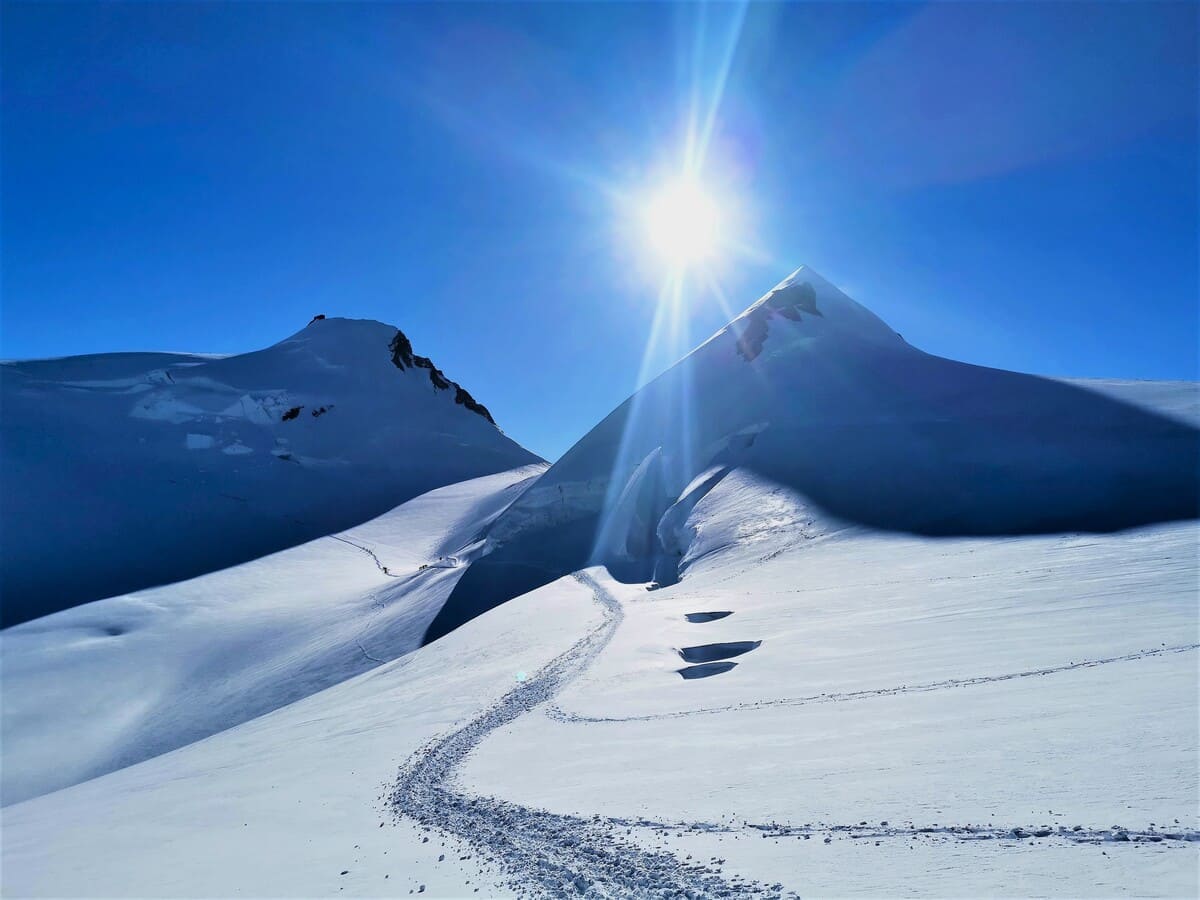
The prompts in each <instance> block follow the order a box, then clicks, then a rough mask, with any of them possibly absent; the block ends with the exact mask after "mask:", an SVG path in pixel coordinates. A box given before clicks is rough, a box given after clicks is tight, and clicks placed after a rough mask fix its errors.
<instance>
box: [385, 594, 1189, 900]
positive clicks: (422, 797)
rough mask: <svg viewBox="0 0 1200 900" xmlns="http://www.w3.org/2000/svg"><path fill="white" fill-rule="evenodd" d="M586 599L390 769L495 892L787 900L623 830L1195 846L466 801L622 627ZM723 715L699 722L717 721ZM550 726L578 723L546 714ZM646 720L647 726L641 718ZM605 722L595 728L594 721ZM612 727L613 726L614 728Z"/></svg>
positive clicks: (411, 805) (1168, 832)
mask: <svg viewBox="0 0 1200 900" xmlns="http://www.w3.org/2000/svg"><path fill="white" fill-rule="evenodd" d="M573 577H575V578H576V580H578V581H579V582H580V583H581V584H583V585H584V586H585V587H587V588H589V589H590V590H591V591H592V595H593V597H594V598H595V600H596V601H597V602H598V603H599V604H600V606H601V608H602V609H603V611H604V618H603V620H602V621H601V622H600V623H599V624H598V625H596V626H595V627H594V628H592V629H591V630H590V631H588V633H587V634H585V635H584V636H583V637H582V638H580V639H579V640H578V641H576V642H575V643H574V644H573V645H572V646H571V647H569V648H568V649H567V650H566V651H564V652H563V653H562V654H560V655H559V656H557V657H555V658H554V659H553V660H551V661H550V662H549V663H547V664H546V665H545V666H544V667H543V668H542V669H541V670H540V671H538V672H537V673H536V674H535V675H534V676H532V677H531V678H530V679H529V680H527V681H525V682H524V683H522V684H520V685H519V686H517V687H516V688H514V689H513V690H511V691H509V693H507V694H506V695H505V696H503V697H502V698H500V700H498V701H497V702H496V703H494V704H493V705H492V706H490V707H488V708H487V709H485V710H484V711H483V712H482V713H480V714H479V715H477V716H476V717H475V718H473V719H471V720H470V721H469V722H467V723H466V724H465V725H463V726H461V727H459V728H457V729H456V730H454V731H452V732H450V733H449V734H446V735H444V736H442V737H439V738H436V739H434V740H432V741H430V742H429V743H427V744H426V745H425V746H423V747H421V748H420V749H419V750H417V751H416V752H415V753H414V754H413V755H412V756H411V757H410V758H409V760H408V761H407V762H406V763H405V764H404V765H403V766H402V767H401V769H400V774H399V777H398V778H397V780H396V781H395V783H394V784H393V785H392V786H391V788H390V792H389V793H388V795H387V802H388V805H389V807H390V809H391V812H392V814H393V815H394V816H395V817H396V818H397V819H400V818H402V817H407V818H410V819H412V820H414V821H416V822H417V823H418V824H419V825H421V826H423V827H426V828H433V829H437V830H439V831H441V832H444V833H446V834H448V835H450V836H452V837H454V838H456V839H458V841H460V842H461V843H462V844H464V845H466V846H467V847H469V848H470V849H469V850H468V851H467V852H466V854H465V855H463V856H461V857H460V859H469V858H471V857H472V856H477V857H478V858H479V859H480V860H481V861H486V862H489V863H491V864H492V866H494V867H495V869H496V870H497V871H498V872H499V873H500V879H501V880H500V881H499V882H497V883H496V884H495V887H497V888H499V887H502V886H504V887H507V888H508V889H510V890H512V891H514V892H515V893H517V894H518V895H521V896H530V897H572V896H580V895H586V896H589V897H597V898H600V897H608V898H617V897H659V898H680V897H686V898H706V897H730V898H746V897H756V898H781V897H784V896H787V897H796V896H797V895H795V894H793V893H791V892H790V891H784V890H783V889H782V885H779V884H775V885H771V886H770V887H768V886H765V885H763V884H759V883H754V882H749V881H746V880H743V879H741V878H740V877H734V878H732V879H727V878H725V877H724V875H723V874H722V872H721V869H720V863H721V862H723V860H721V861H717V862H716V863H715V864H713V863H707V864H706V863H700V862H694V861H692V860H690V858H689V859H686V860H680V859H679V858H678V857H677V856H675V855H674V854H672V853H670V852H667V851H665V850H648V849H646V848H645V847H644V846H642V845H641V844H639V843H638V842H636V841H635V840H634V839H633V837H632V834H633V829H634V828H637V829H639V830H640V831H647V830H648V831H649V832H651V833H657V834H660V835H661V834H677V835H678V834H689V833H691V834H695V833H702V832H724V833H730V832H741V833H757V834H760V835H761V836H762V837H773V838H776V839H781V838H796V839H804V840H807V839H809V838H812V837H823V838H824V840H825V842H826V843H828V842H829V841H830V840H833V839H834V838H839V839H842V838H845V839H869V838H874V839H888V838H890V839H897V838H901V839H909V840H915V839H931V840H939V839H940V840H947V839H949V840H958V841H963V840H967V841H978V840H999V841H1005V840H1007V841H1019V842H1027V841H1030V840H1041V839H1046V840H1048V841H1049V842H1062V843H1076V844H1081V843H1087V844H1096V843H1107V842H1113V843H1115V844H1118V845H1120V844H1124V843H1130V844H1135V843H1145V842H1154V843H1162V842H1166V843H1168V844H1173V845H1175V846H1181V845H1186V844H1192V845H1193V846H1194V844H1195V842H1198V841H1200V832H1198V831H1196V830H1195V829H1194V828H1188V827H1187V826H1183V827H1182V828H1180V827H1179V826H1175V827H1174V828H1170V827H1166V828H1163V829H1161V830H1157V831H1156V830H1155V829H1154V828H1150V829H1148V830H1141V829H1128V830H1127V829H1125V828H1122V827H1120V826H1114V827H1113V828H1112V829H1104V830H1096V829H1092V828H1083V827H1081V826H1075V827H1073V828H1067V827H1065V826H1048V825H1026V826H1016V827H1011V828H1010V827H997V826H996V825H994V824H990V825H983V824H979V825H973V824H961V825H946V824H942V825H938V826H922V825H920V824H917V823H912V822H905V823H888V822H879V823H877V824H876V823H868V822H865V821H864V822H860V823H856V824H827V823H806V824H803V825H791V824H781V823H775V822H772V823H766V824H763V823H751V822H744V821H739V822H734V821H729V822H721V823H713V822H662V821H655V820H651V819H645V818H635V819H628V818H615V817H603V816H598V815H596V816H592V817H590V818H582V817H578V816H568V815H561V814H557V813H551V812H548V811H545V810H540V809H534V808H531V807H527V806H522V805H520V804H516V803H512V802H509V801H506V800H500V799H497V798H495V797H484V796H473V795H470V794H467V793H465V792H464V791H463V790H462V789H461V788H459V787H458V786H457V785H456V783H455V776H456V772H457V770H458V768H459V766H460V765H461V764H462V763H463V762H464V760H465V759H466V758H467V756H468V755H469V754H470V753H471V751H472V750H474V748H475V747H477V746H478V745H479V744H480V743H481V742H482V741H483V740H484V739H485V738H486V737H487V736H488V735H489V734H490V733H491V732H493V731H495V730H496V729H498V728H502V727H503V726H505V725H507V724H509V723H510V722H513V721H515V720H516V719H518V718H519V717H520V716H522V715H524V714H525V713H528V712H531V711H532V710H534V709H535V708H537V707H539V706H542V705H543V704H546V703H547V702H548V701H550V700H552V699H553V698H554V697H555V696H556V695H557V694H558V693H559V692H560V691H561V690H562V689H563V688H564V687H566V686H567V685H568V684H570V683H571V682H572V681H573V680H574V679H575V678H577V677H578V676H579V675H580V674H581V673H582V672H584V671H585V670H586V669H587V668H588V666H589V665H591V663H592V662H593V660H594V659H595V658H596V657H597V656H598V655H599V654H600V652H601V651H602V650H603V649H604V648H605V646H607V644H608V642H609V640H610V639H611V638H612V636H613V634H614V633H615V632H616V630H617V628H618V627H619V626H620V624H621V620H622V618H623V613H622V610H621V606H620V603H619V602H618V601H617V600H616V599H615V598H614V597H612V596H611V595H610V594H609V593H608V591H607V590H605V588H604V587H603V586H601V585H600V584H598V583H597V582H596V581H595V580H594V579H592V578H591V577H590V576H588V575H587V574H586V573H582V572H577V573H575V575H574V576H573ZM1195 649H1197V648H1196V645H1186V646H1181V647H1166V648H1156V649H1154V650H1147V651H1141V652H1139V653H1136V654H1128V655H1126V656H1119V657H1112V658H1106V659H1094V660H1085V661H1082V662H1077V663H1071V664H1068V665H1065V666H1061V667H1053V668H1051V669H1047V670H1034V671H1030V672H1021V673H1010V674H1007V675H1004V676H999V677H997V676H990V677H983V678H979V679H965V680H963V681H962V682H961V683H960V682H952V683H942V682H939V683H936V684H929V685H912V686H904V687H903V688H899V689H891V690H884V691H863V692H855V693H853V694H849V695H846V696H840V695H838V696H828V695H825V696H821V697H812V698H797V699H796V700H792V701H790V703H788V704H787V705H796V704H797V703H808V702H837V701H839V700H852V699H860V696H861V697H866V696H878V695H880V694H883V695H886V694H889V693H903V692H908V691H924V690H936V689H940V688H946V687H958V686H962V685H963V684H975V683H983V682H988V681H994V680H1008V679H1009V678H1014V677H1029V676H1035V675H1043V674H1052V673H1055V672H1058V671H1065V670H1069V669H1072V668H1079V667H1090V666H1094V665H1104V664H1108V663H1113V662H1120V661H1125V660H1127V659H1138V658H1143V657H1145V656H1157V655H1161V654H1166V653H1179V652H1188V651H1194V650H1195ZM729 709H732V708H722V709H712V710H701V711H700V712H707V713H716V712H724V711H729ZM548 711H549V713H550V715H551V717H552V718H558V719H560V720H562V719H565V720H567V721H581V719H580V718H578V717H574V716H570V715H569V714H564V713H563V712H562V711H561V710H557V709H555V708H553V707H551V708H550V709H549V710H548ZM646 718H657V717H646ZM596 721H605V720H596ZM614 721H622V720H614Z"/></svg>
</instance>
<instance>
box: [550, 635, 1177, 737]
mask: <svg viewBox="0 0 1200 900" xmlns="http://www.w3.org/2000/svg"><path fill="white" fill-rule="evenodd" d="M1197 648H1200V644H1180V645H1179V646H1175V647H1156V648H1154V649H1152V650H1138V651H1136V652H1134V653H1125V654H1122V655H1121V656H1107V657H1103V658H1101V659H1085V660H1081V661H1079V662H1070V663H1065V664H1063V665H1060V666H1048V667H1046V668H1043V669H1028V670H1026V671H1023V672H1006V673H1004V674H1001V675H977V676H975V677H973V678H947V679H944V680H942V681H930V682H926V683H924V684H902V685H898V686H896V687H886V688H871V689H865V690H861V691H846V692H841V693H829V694H813V695H812V696H808V697H779V698H776V699H774V700H754V701H751V702H747V703H731V704H729V705H728V706H705V707H700V708H699V709H681V710H674V711H672V712H663V713H647V714H645V715H641V716H582V715H579V714H577V713H571V712H567V711H566V710H564V709H563V708H562V707H560V706H557V705H552V706H550V707H548V708H547V710H546V714H547V715H548V716H549V717H550V718H552V719H554V720H555V721H558V722H583V723H592V722H653V721H656V720H659V719H683V718H687V717H689V716H710V715H715V714H717V713H724V712H741V711H744V710H753V709H770V708H772V707H779V706H807V705H808V704H810V703H846V702H848V701H852V700H868V699H870V698H872V697H891V696H895V695H896V694H920V693H925V692H928V691H941V690H948V689H950V688H960V687H971V686H973V685H977V684H994V683H996V682H999V681H1013V680H1015V679H1017V678H1037V677H1040V676H1042V675H1056V674H1058V673H1060V672H1070V671H1073V670H1075V669H1090V668H1093V667H1095V666H1105V665H1109V664H1110V663H1119V662H1130V661H1131V660H1136V659H1147V658H1149V657H1152V656H1163V655H1165V654H1168V653H1187V652H1189V651H1192V650H1196V649H1197Z"/></svg>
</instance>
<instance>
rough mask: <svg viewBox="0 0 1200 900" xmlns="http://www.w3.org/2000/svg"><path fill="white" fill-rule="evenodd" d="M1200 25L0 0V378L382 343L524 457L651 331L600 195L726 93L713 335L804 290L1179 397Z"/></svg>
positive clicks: (1191, 268) (844, 9)
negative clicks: (54, 359) (33, 366)
mask: <svg viewBox="0 0 1200 900" xmlns="http://www.w3.org/2000/svg"><path fill="white" fill-rule="evenodd" d="M1198 10H1200V7H1198V6H1197V5H1195V4H1193V3H1178V4H1166V3H1162V4H1160V3H1102V4H1089V3H1068V4H1055V3H1048V2H1039V3H1028V4H1015V3H1014V4H995V5H992V4H943V5H933V6H907V5H899V4H884V5H874V4H865V3H863V4H828V5H826V4H790V5H783V6H770V5H766V4H756V5H753V6H750V7H748V8H747V7H742V6H738V5H736V4H728V5H722V6H718V7H712V8H708V9H705V8H702V7H699V6H687V7H672V6H668V5H664V4H649V5H633V4H623V5H617V4H601V3H593V4H578V5H574V4H540V5H511V6H510V5H503V4H495V3H489V4H479V5H470V4H450V5H426V4H419V5H386V4H355V5H349V4H346V5H342V4H336V5H335V4H307V3H281V4H257V3H243V4H236V5H235V4H229V5H225V4H220V3H195V4H187V3H154V4H132V5H122V4H114V3H105V4H86V3H74V4H63V5H53V4H17V3H5V4H4V6H3V37H2V40H3V58H2V63H3V108H2V113H3V122H2V128H3V131H2V140H3V147H2V151H3V158H2V159H3V184H2V189H3V298H2V300H3V307H2V319H0V323H2V327H3V331H2V337H0V342H2V343H0V353H2V354H3V355H4V356H6V357H10V358H12V357H30V356H51V355H64V354H75V353H89V352H103V351H111V350H134V349H177V350H202V351H212V352H238V351H244V350H250V349H254V348H257V347H261V346H265V345H268V344H271V343H274V342H275V341H277V340H279V339H281V338H283V337H285V336H286V335H288V334H290V333H292V332H294V331H296V330H297V329H299V328H300V327H302V326H303V325H304V324H305V323H306V322H307V321H308V320H309V318H310V317H311V316H312V315H313V314H315V313H318V312H321V313H327V314H329V315H343V316H353V317H363V318H375V319H380V320H384V321H387V322H391V323H393V324H396V325H398V326H400V327H401V328H403V329H404V330H405V331H406V332H407V333H408V334H409V336H410V337H411V338H412V340H413V343H414V345H415V347H416V348H417V350H418V351H419V352H421V353H424V354H427V355H429V356H431V357H432V358H433V359H434V361H435V362H436V363H437V364H438V365H440V366H441V367H442V368H443V369H444V370H445V371H446V373H447V374H448V375H450V377H452V378H454V379H456V380H458V381H460V382H462V383H463V384H464V385H465V386H467V387H468V388H469V389H470V390H471V391H472V392H473V393H474V394H475V395H476V396H477V397H479V398H480V399H481V400H482V401H483V402H484V403H486V404H487V405H488V406H489V407H491V409H492V410H493V412H494V413H495V415H496V419H497V421H499V422H500V424H501V426H502V427H504V429H505V430H506V431H507V432H508V433H509V434H511V435H512V436H513V437H515V438H516V439H517V440H519V441H521V442H522V443H524V444H526V446H528V447H530V448H531V449H533V450H535V451H537V452H539V453H541V454H543V455H545V456H548V457H550V458H553V457H555V456H557V455H559V454H560V453H561V452H562V451H563V450H565V449H566V448H567V447H569V446H570V444H571V443H573V442H574V441H575V440H576V439H577V438H578V437H580V436H581V434H582V433H583V432H584V431H585V430H586V429H587V428H588V427H589V426H590V425H592V424H594V423H595V422H596V421H597V420H598V419H600V418H601V417H602V416H603V415H605V414H606V413H607V412H608V411H609V410H610V409H611V408H612V407H613V406H615V405H616V404H617V403H619V402H620V401H621V400H622V399H623V398H624V397H625V396H626V395H627V394H628V393H630V392H631V391H632V390H633V389H634V388H635V386H636V381H637V378H638V372H639V368H640V367H641V363H642V359H643V352H644V350H645V343H646V337H647V334H648V332H649V330H650V323H651V321H652V319H653V316H654V309H655V303H656V296H657V287H656V285H655V283H653V279H652V278H649V277H647V276H646V273H645V272H643V271H641V269H640V268H639V266H637V265H635V264H634V263H633V262H632V261H631V258H630V252H629V247H628V246H627V245H628V243H629V241H628V238H627V237H623V236H621V234H622V233H621V231H620V228H619V227H618V218H619V217H617V216H616V215H615V214H614V208H613V201H612V199H611V195H612V193H613V192H614V191H617V192H627V191H630V190H636V186H638V185H642V184H645V183H646V182H647V181H652V180H653V177H654V174H655V173H656V172H659V171H661V170H663V168H664V166H670V164H671V162H672V160H674V159H676V158H677V157H678V155H679V152H680V146H681V143H682V134H683V131H684V129H685V124H686V121H687V118H688V111H689V109H691V108H699V109H701V110H706V109H708V108H709V107H710V106H711V105H712V104H711V101H712V99H713V98H714V97H717V96H718V95H719V96H720V103H719V105H718V106H717V107H716V110H717V112H716V116H715V119H714V129H713V133H712V140H711V141H710V142H709V144H708V146H709V147H710V157H709V158H710V159H711V161H712V162H711V166H712V169H713V170H714V171H715V170H717V169H719V170H720V173H721V174H720V177H721V178H722V179H723V181H722V183H723V184H725V185H726V186H727V187H729V189H730V190H731V191H732V192H733V193H735V194H736V196H737V198H738V205H739V207H740V208H741V209H742V210H743V220H744V225H745V229H746V231H745V239H746V240H745V243H746V244H748V245H751V246H752V247H753V248H754V249H755V251H756V252H755V254H754V255H753V256H752V257H751V258H745V259H738V260H736V262H733V261H731V262H730V263H729V264H727V265H725V266H723V267H722V270H721V273H720V284H721V286H722V287H723V289H724V291H725V292H726V294H727V296H728V298H729V299H728V303H729V305H731V306H732V307H734V308H735V309H737V310H740V309H741V308H742V307H744V306H746V305H748V304H749V303H750V302H752V301H753V300H754V299H755V298H756V297H757V296H759V295H760V294H761V293H763V292H764V291H765V290H766V289H768V288H769V287H770V286H771V285H772V284H773V283H774V282H775V281H777V280H778V279H779V278H781V277H783V276H784V275H786V274H787V273H788V272H789V271H790V270H791V269H793V268H794V267H795V266H797V265H799V264H801V263H807V264H809V265H812V266H813V267H814V268H816V269H817V270H818V271H820V272H821V273H822V274H824V275H825V276H826V277H827V278H829V279H830V280H832V281H834V282H835V283H838V284H839V285H841V286H842V287H843V288H845V289H846V290H847V291H848V292H849V293H850V294H851V295H852V296H854V297H855V298H856V299H858V300H859V301H860V302H862V303H864V304H866V305H867V306H868V307H870V308H871V309H873V310H874V311H875V312H876V313H878V314H879V315H881V316H882V317H883V318H884V319H885V320H887V321H888V322H889V323H890V324H891V325H892V326H893V327H895V328H896V329H897V330H898V331H900V332H901V333H902V334H904V336H905V337H906V338H907V339H908V340H909V341H910V342H912V343H914V344H916V345H917V346H919V347H921V348H923V349H925V350H928V351H931V352H934V353H938V354H941V355H945V356H950V357H954V358H957V359H963V360H967V361H970V362H976V363H981V364H986V365H992V366H1000V367H1004V368H1010V369H1019V370H1023V371H1031V372H1038V373H1045V374H1055V375H1081V376H1114V377H1124V378H1171V379H1195V378H1197V377H1198V363H1197V352H1198V331H1200V325H1198V312H1197V291H1198V262H1197V253H1198V251H1197V241H1198V238H1197V204H1198V197H1197V166H1198V159H1197V155H1198V154H1197V109H1196V96H1197V87H1198V85H1197V13H1198ZM693 101H698V103H695V104H694V103H693ZM686 314H687V327H688V332H689V334H688V335H687V336H686V337H683V338H681V339H680V345H681V346H682V345H683V344H684V343H687V342H692V343H694V342H696V341H698V340H702V339H703V338H705V337H707V336H708V335H709V334H710V333H711V332H712V331H714V330H716V329H717V328H718V327H720V326H721V325H723V324H724V321H723V320H724V313H723V312H722V311H721V306H720V304H719V303H718V302H717V301H716V300H715V299H714V298H713V297H712V295H711V293H710V292H708V291H705V290H701V289H699V288H696V289H695V290H689V291H688V293H687V306H686ZM674 352H675V348H659V349H657V350H656V351H655V353H653V354H651V356H650V358H649V362H648V366H649V369H648V371H649V374H653V373H654V372H655V371H656V370H658V369H661V368H662V367H664V366H665V365H667V364H668V363H669V362H670V361H671V360H670V357H671V355H672V354H673V353H674Z"/></svg>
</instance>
